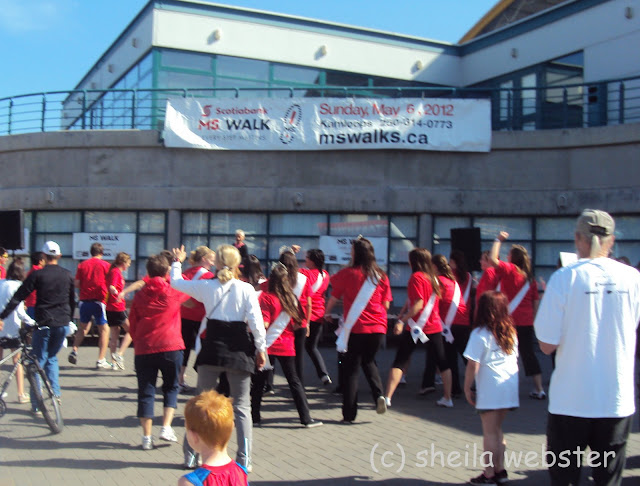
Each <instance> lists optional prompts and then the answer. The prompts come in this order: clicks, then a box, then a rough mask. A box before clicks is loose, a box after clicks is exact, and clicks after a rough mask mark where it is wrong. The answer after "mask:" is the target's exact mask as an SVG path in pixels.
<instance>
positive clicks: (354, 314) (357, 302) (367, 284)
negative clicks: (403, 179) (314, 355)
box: [336, 277, 378, 353]
mask: <svg viewBox="0 0 640 486" xmlns="http://www.w3.org/2000/svg"><path fill="white" fill-rule="evenodd" d="M377 287H378V284H377V283H375V282H373V281H372V280H371V278H370V277H367V278H366V279H365V281H364V283H363V284H362V287H360V290H359V291H358V295H356V298H355V299H354V301H353V304H351V308H350V309H349V313H348V314H347V317H346V318H345V320H344V325H343V326H342V328H341V329H339V331H340V334H338V339H336V349H337V350H338V353H346V352H347V343H348V342H349V335H350V334H351V329H352V328H353V325H354V324H355V323H356V321H357V320H358V318H359V317H360V314H362V311H364V309H365V308H366V307H367V304H368V303H369V300H371V296H372V295H373V293H374V292H375V290H376V288H377Z"/></svg>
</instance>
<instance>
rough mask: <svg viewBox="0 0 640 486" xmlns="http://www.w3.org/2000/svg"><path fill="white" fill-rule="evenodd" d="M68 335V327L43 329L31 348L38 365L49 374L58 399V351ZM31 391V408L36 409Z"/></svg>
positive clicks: (40, 329)
mask: <svg viewBox="0 0 640 486" xmlns="http://www.w3.org/2000/svg"><path fill="white" fill-rule="evenodd" d="M66 335H67V326H62V327H42V328H38V329H36V330H35V332H34V333H33V338H32V340H31V346H32V347H33V355H34V356H35V358H36V359H37V360H38V364H39V365H40V367H41V368H42V369H43V370H44V372H45V373H46V374H47V379H48V380H49V383H50V384H51V388H52V389H53V394H54V395H55V396H57V397H59V396H60V383H59V382H58V375H59V374H60V369H59V368H58V357H57V356H56V355H57V354H58V351H60V348H62V344H63V343H64V340H65V337H66ZM35 398H36V397H35V395H34V392H33V388H32V389H31V408H32V409H33V410H35V409H36V407H37V404H36V399H35Z"/></svg>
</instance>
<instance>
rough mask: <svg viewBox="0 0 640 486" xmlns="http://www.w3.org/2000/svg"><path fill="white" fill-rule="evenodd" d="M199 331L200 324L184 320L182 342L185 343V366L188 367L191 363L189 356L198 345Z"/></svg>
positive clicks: (183, 362)
mask: <svg viewBox="0 0 640 486" xmlns="http://www.w3.org/2000/svg"><path fill="white" fill-rule="evenodd" d="M198 329H200V322H198V321H191V320H189V319H182V340H183V341H184V360H183V361H182V364H183V366H187V363H188V362H189V356H190V355H191V350H192V349H193V348H194V347H195V345H196V337H198Z"/></svg>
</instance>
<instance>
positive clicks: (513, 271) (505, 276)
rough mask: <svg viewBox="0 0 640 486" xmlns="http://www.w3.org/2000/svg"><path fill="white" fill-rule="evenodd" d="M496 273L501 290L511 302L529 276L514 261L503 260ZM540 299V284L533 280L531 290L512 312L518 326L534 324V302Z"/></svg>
mask: <svg viewBox="0 0 640 486" xmlns="http://www.w3.org/2000/svg"><path fill="white" fill-rule="evenodd" d="M496 274H497V275H498V278H499V279H500V291H501V292H502V293H503V294H504V295H506V296H507V299H509V302H511V301H512V300H513V298H514V297H515V296H516V295H517V294H518V292H520V289H521V288H522V287H523V286H524V284H525V283H526V282H527V277H525V276H524V275H522V274H521V273H520V272H519V271H518V267H516V266H515V265H514V264H513V263H507V262H503V261H501V262H500V264H499V265H498V266H497V267H496ZM538 300H540V296H539V295H538V286H537V285H536V283H535V282H531V285H530V286H529V290H528V292H527V293H526V295H525V296H524V299H522V302H520V305H519V306H518V307H516V309H515V310H514V311H513V314H511V317H512V318H513V323H514V324H515V325H516V326H533V318H534V315H533V303H534V302H536V301H538Z"/></svg>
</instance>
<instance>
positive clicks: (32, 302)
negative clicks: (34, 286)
mask: <svg viewBox="0 0 640 486" xmlns="http://www.w3.org/2000/svg"><path fill="white" fill-rule="evenodd" d="M38 270H42V267H41V266H40V265H33V266H32V267H31V270H29V273H28V274H27V277H28V276H29V275H31V274H32V273H33V272H37V271H38ZM37 296H38V292H37V291H36V290H34V291H33V292H31V293H30V294H29V297H27V298H26V299H24V306H25V307H35V306H36V299H37Z"/></svg>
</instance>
